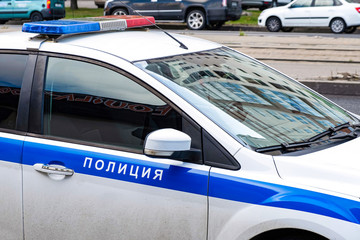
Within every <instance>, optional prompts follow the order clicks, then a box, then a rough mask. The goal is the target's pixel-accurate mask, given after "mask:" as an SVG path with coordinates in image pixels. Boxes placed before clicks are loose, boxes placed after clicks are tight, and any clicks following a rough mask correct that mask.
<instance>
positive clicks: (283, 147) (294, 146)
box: [255, 142, 313, 153]
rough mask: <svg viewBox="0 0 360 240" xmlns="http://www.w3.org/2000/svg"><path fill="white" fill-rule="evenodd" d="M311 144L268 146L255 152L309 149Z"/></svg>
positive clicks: (296, 143) (298, 143)
mask: <svg viewBox="0 0 360 240" xmlns="http://www.w3.org/2000/svg"><path fill="white" fill-rule="evenodd" d="M311 144H313V143H312V142H295V143H281V144H279V145H274V146H269V147H261V148H257V149H255V151H256V152H259V153H263V152H272V151H279V150H280V151H285V150H290V149H293V148H304V147H309V146H310V145H311Z"/></svg>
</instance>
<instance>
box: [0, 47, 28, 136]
mask: <svg viewBox="0 0 360 240" xmlns="http://www.w3.org/2000/svg"><path fill="white" fill-rule="evenodd" d="M27 59H28V56H27V55H17V54H0V128H6V129H15V124H16V117H17V113H18V105H19V98H20V88H21V84H22V80H23V77H24V72H25V66H26V62H27Z"/></svg>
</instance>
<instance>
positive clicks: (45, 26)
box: [22, 15, 155, 35]
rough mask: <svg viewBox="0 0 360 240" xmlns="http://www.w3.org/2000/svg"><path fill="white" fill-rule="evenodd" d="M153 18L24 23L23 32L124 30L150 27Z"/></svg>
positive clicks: (59, 33)
mask: <svg viewBox="0 0 360 240" xmlns="http://www.w3.org/2000/svg"><path fill="white" fill-rule="evenodd" d="M153 24H155V19H154V17H142V16H132V15H122V16H102V17H92V18H82V19H72V20H70V19H69V20H52V21H42V22H30V23H24V24H23V27H22V31H23V32H29V33H38V34H43V35H63V34H76V33H87V32H97V31H113V30H125V29H126V28H132V27H142V26H151V25H153Z"/></svg>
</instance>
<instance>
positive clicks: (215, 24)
mask: <svg viewBox="0 0 360 240" xmlns="http://www.w3.org/2000/svg"><path fill="white" fill-rule="evenodd" d="M224 23H225V22H224V21H219V22H211V23H210V24H209V25H208V26H207V28H208V29H210V30H218V29H220V28H221V27H222V26H223V25H224Z"/></svg>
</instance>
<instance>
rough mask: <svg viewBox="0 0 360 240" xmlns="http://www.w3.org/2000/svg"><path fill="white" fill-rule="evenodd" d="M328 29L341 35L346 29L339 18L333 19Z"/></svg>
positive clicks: (343, 22)
mask: <svg viewBox="0 0 360 240" xmlns="http://www.w3.org/2000/svg"><path fill="white" fill-rule="evenodd" d="M330 29H331V31H332V32H333V33H342V32H344V31H345V29H346V23H345V21H344V20H342V19H341V18H335V19H333V20H332V21H331V23H330Z"/></svg>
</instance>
